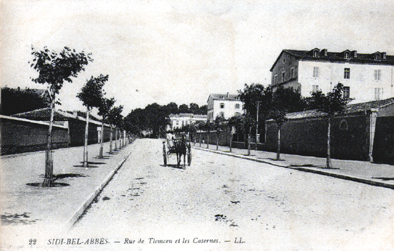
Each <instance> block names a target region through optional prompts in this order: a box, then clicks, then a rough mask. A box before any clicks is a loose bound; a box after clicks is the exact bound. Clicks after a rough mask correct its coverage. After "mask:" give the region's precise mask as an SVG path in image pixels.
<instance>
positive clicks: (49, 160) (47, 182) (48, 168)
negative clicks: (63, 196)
mask: <svg viewBox="0 0 394 251" xmlns="http://www.w3.org/2000/svg"><path fill="white" fill-rule="evenodd" d="M54 100H55V99H53V100H52V101H51V106H50V109H51V117H50V119H49V128H48V135H47V149H46V151H45V177H44V182H43V183H42V186H43V187H51V186H53V155H52V127H53V115H54V110H55V103H54V102H55V101H54Z"/></svg>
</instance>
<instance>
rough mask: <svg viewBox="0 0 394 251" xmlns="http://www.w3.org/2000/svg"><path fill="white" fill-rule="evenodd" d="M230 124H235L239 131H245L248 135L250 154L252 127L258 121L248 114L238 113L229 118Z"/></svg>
mask: <svg viewBox="0 0 394 251" xmlns="http://www.w3.org/2000/svg"><path fill="white" fill-rule="evenodd" d="M229 125H231V126H234V127H235V128H236V131H237V133H243V134H246V135H247V141H248V142H247V144H248V145H247V148H248V155H250V142H251V133H252V127H253V126H255V125H256V121H255V120H254V119H253V118H252V117H251V116H250V115H248V114H244V115H237V116H234V117H231V118H230V119H229Z"/></svg>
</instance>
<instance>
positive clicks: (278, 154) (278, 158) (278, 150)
mask: <svg viewBox="0 0 394 251" xmlns="http://www.w3.org/2000/svg"><path fill="white" fill-rule="evenodd" d="M281 129H282V126H280V125H278V148H277V151H276V159H277V160H280V130H281Z"/></svg>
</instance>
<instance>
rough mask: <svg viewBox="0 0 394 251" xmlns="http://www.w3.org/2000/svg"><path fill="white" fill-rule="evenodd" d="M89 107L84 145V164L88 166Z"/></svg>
mask: <svg viewBox="0 0 394 251" xmlns="http://www.w3.org/2000/svg"><path fill="white" fill-rule="evenodd" d="M88 137H89V108H88V109H87V111H86V126H85V144H84V145H83V166H84V167H87V166H88Z"/></svg>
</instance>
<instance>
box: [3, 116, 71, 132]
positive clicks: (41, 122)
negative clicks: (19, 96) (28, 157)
mask: <svg viewBox="0 0 394 251" xmlns="http://www.w3.org/2000/svg"><path fill="white" fill-rule="evenodd" d="M0 119H6V120H13V121H19V122H26V123H32V124H37V125H44V126H49V123H48V122H43V121H35V120H30V119H23V118H16V117H12V116H5V115H1V114H0ZM52 126H54V127H58V128H63V129H67V128H68V127H67V126H64V125H58V124H53V125H52Z"/></svg>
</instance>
